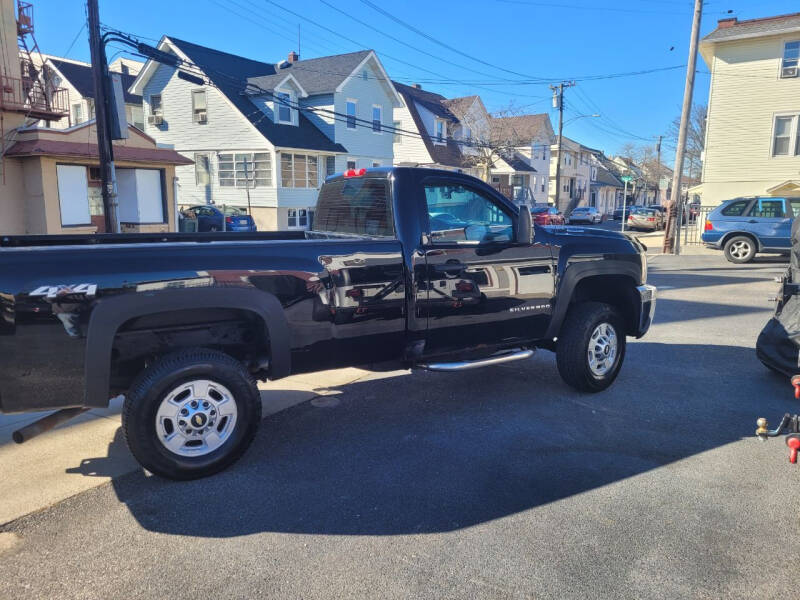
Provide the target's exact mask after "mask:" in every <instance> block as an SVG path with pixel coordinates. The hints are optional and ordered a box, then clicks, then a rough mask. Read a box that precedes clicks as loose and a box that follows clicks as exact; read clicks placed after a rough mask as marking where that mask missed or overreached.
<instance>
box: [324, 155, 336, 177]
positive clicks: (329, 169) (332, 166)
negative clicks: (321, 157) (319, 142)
mask: <svg viewBox="0 0 800 600" xmlns="http://www.w3.org/2000/svg"><path fill="white" fill-rule="evenodd" d="M334 173H336V157H335V156H326V157H325V177H330V176H331V175H333V174H334Z"/></svg>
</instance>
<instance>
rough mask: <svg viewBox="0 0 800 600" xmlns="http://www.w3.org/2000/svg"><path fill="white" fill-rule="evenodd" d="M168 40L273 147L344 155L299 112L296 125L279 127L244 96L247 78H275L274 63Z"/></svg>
mask: <svg viewBox="0 0 800 600" xmlns="http://www.w3.org/2000/svg"><path fill="white" fill-rule="evenodd" d="M167 39H169V40H170V41H171V42H172V43H173V44H175V46H177V47H178V49H179V50H180V51H181V52H183V53H184V54H185V55H186V56H188V57H189V59H190V60H191V61H192V62H193V63H194V64H196V65H197V66H198V67H199V68H200V70H201V71H203V73H205V74H206V76H207V77H208V78H209V79H210V80H211V81H212V82H213V83H214V85H215V86H216V87H217V88H218V89H219V90H220V91H221V92H222V93H223V94H225V96H226V97H227V98H228V100H230V101H231V103H232V104H233V105H234V106H235V107H236V108H237V109H238V110H239V112H241V113H242V114H243V115H244V116H245V118H246V119H247V120H248V121H250V123H252V124H253V127H255V128H256V129H257V130H258V131H259V132H260V133H261V134H262V135H263V136H264V137H265V138H267V139H268V140H269V141H270V142H271V143H273V144H274V145H275V146H278V147H281V148H299V149H303V150H319V151H323V152H347V149H346V148H345V147H344V146H342V145H341V144H337V143H335V142H333V141H332V140H331V139H330V138H329V137H328V136H326V135H325V134H324V133H323V132H322V131H321V130H320V129H319V128H318V127H317V126H316V125H314V124H313V123H312V122H311V121H310V120H309V119H308V117H306V116H305V114H303V112H302V111H298V112H299V115H298V117H299V118H298V125H296V126H295V125H283V124H278V123H275V122H273V121H272V120H270V119H268V118H266V116H265V115H264V114H263V113H261V111H259V110H258V108H257V107H256V105H255V104H253V103H252V102H251V101H250V99H249V98H248V97H247V96H246V95H245V94H244V90H245V88H246V87H247V79H248V78H250V77H260V76H264V75H274V74H275V71H276V69H275V65H274V64H271V63H262V62H259V61H256V60H251V59H249V58H242V57H241V56H236V55H235V54H228V53H227V52H220V51H219V50H214V49H213V48H206V47H205V46H199V45H197V44H192V43H191V42H186V41H184V40H179V39H177V38H174V37H168V38H167Z"/></svg>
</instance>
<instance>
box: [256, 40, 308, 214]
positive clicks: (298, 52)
mask: <svg viewBox="0 0 800 600" xmlns="http://www.w3.org/2000/svg"><path fill="white" fill-rule="evenodd" d="M298 27H299V26H298ZM298 47H299V46H298ZM298 54H299V52H298ZM253 167H255V160H254V161H253ZM253 180H254V181H255V173H254V174H253ZM244 189H245V191H246V192H247V214H248V215H250V216H251V217H252V216H253V209H252V208H250V177H249V176H248V175H247V159H246V158H245V159H244Z"/></svg>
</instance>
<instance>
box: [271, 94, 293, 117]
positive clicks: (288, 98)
mask: <svg viewBox="0 0 800 600" xmlns="http://www.w3.org/2000/svg"><path fill="white" fill-rule="evenodd" d="M279 95H283V96H286V101H287V102H288V103H289V104H290V106H286V105H284V104H283V103H282V102H281V101H280V100H279V99H278V96H279ZM292 104H294V94H293V93H292V91H291V90H275V100H274V105H275V122H276V123H280V124H282V125H294V122H295V119H294V113H295V109H294V108H292V106H291V105H292ZM281 108H286V109H288V111H289V119H288V120H286V119H281Z"/></svg>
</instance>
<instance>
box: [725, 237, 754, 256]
mask: <svg viewBox="0 0 800 600" xmlns="http://www.w3.org/2000/svg"><path fill="white" fill-rule="evenodd" d="M750 251H751V248H750V243H749V242H746V241H745V240H739V241H738V242H733V243H732V244H731V249H730V253H731V256H732V257H733V258H736V259H739V260H742V259H744V258H747V256H748V255H749V254H750Z"/></svg>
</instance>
